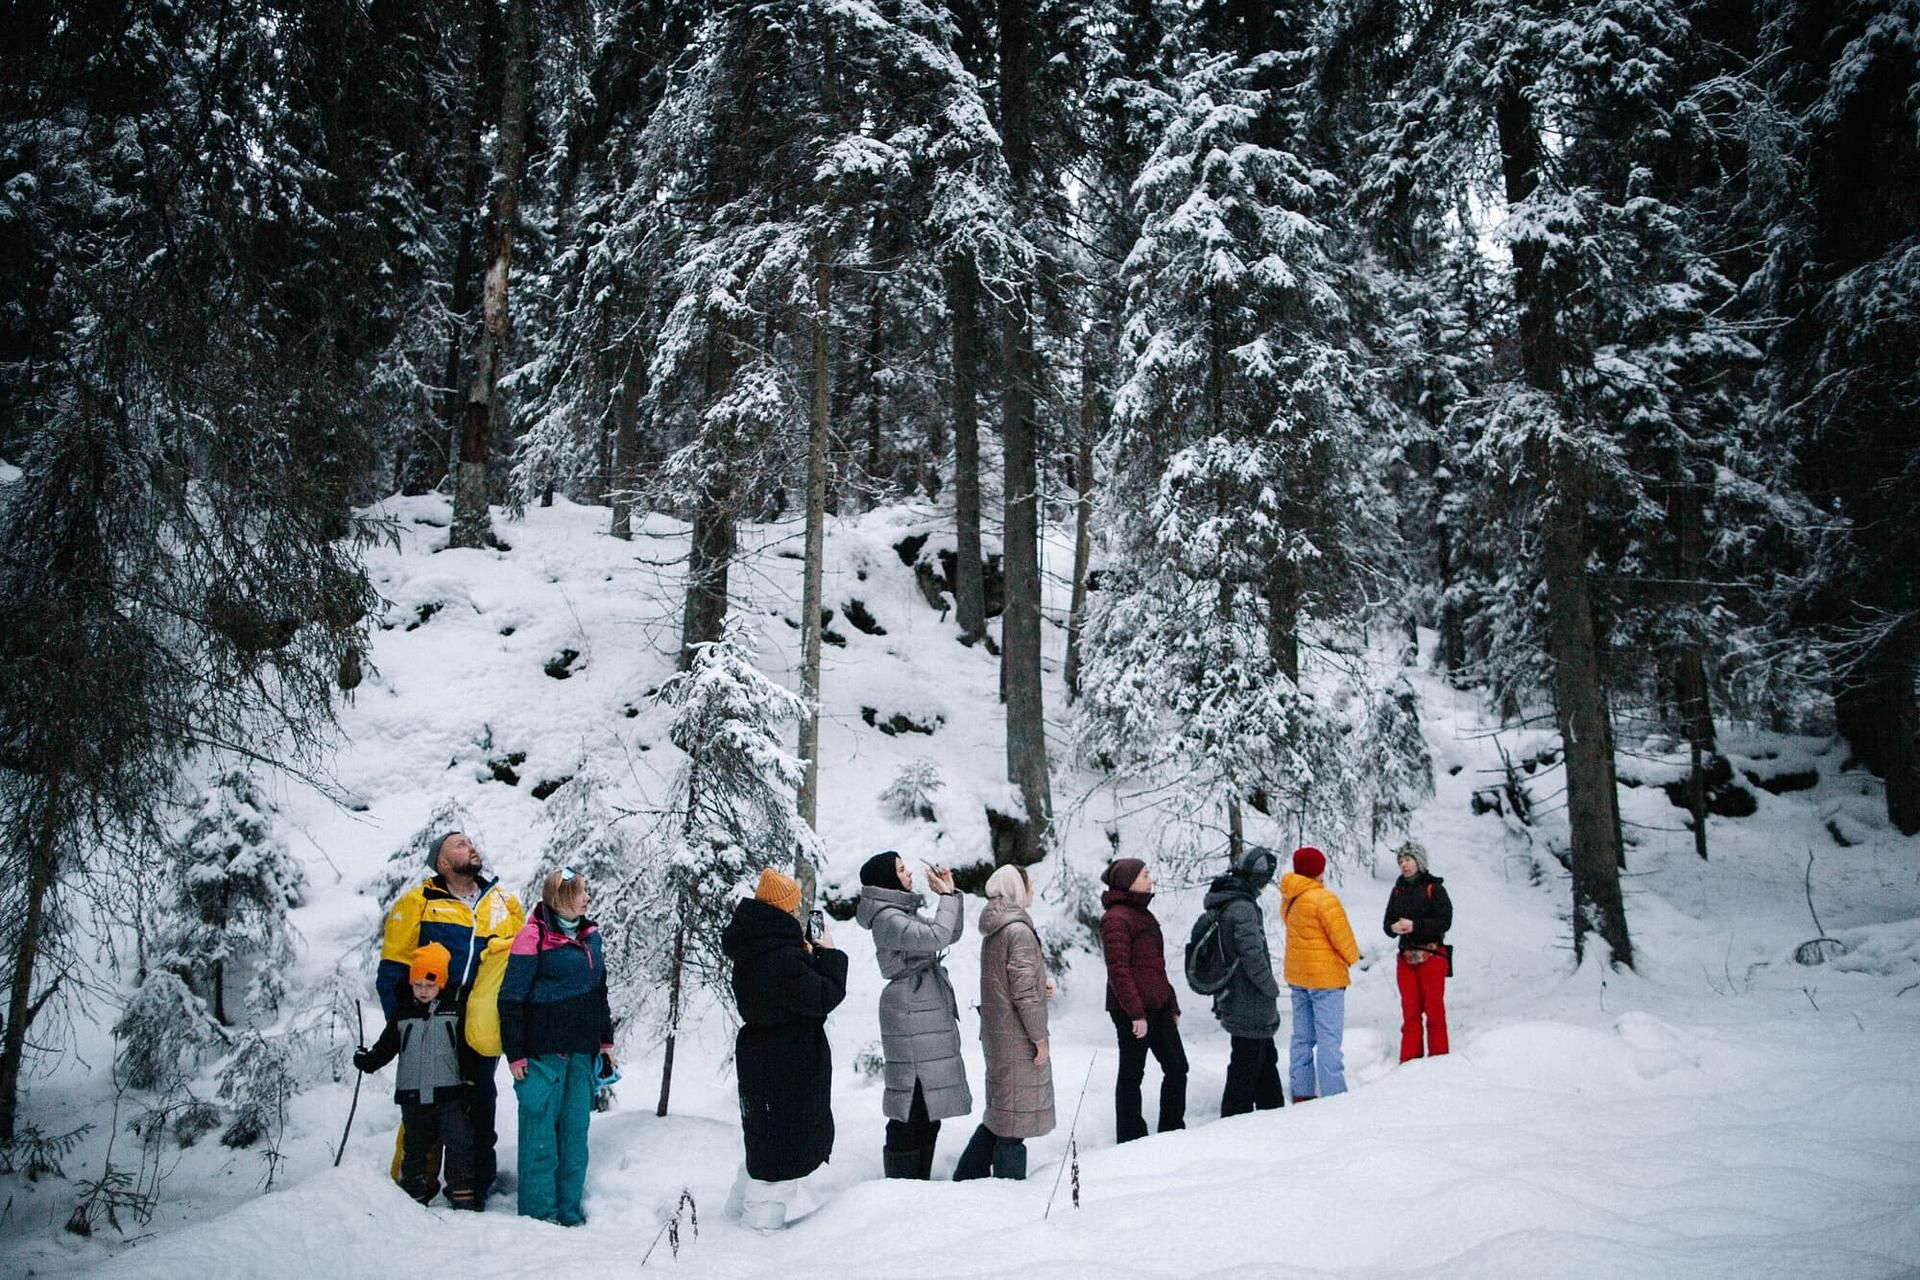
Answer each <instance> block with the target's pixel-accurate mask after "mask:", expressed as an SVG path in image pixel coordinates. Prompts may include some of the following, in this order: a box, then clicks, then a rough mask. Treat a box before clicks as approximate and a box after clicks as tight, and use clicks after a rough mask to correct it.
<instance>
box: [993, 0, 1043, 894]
mask: <svg viewBox="0 0 1920 1280" xmlns="http://www.w3.org/2000/svg"><path fill="white" fill-rule="evenodd" d="M1030 3H1031V0H1000V6H999V12H1000V112H1001V122H1000V136H1001V142H1002V145H1003V147H1004V148H1005V151H1006V157H1007V169H1008V172H1009V173H1010V175H1011V177H1012V187H1013V198H1014V207H1015V208H1016V209H1018V210H1021V211H1023V212H1025V211H1026V210H1027V209H1028V206H1029V203H1030V201H1029V196H1030V193H1031V186H1032V174H1033V84H1032V70H1031V67H1030V66H1029V58H1030V49H1029V43H1030V41H1031V38H1032V28H1031V21H1032V15H1031V13H1030V12H1029V9H1028V6H1029V4H1030ZM1000 333H1001V344H1002V349H1003V351H1004V352H1005V365H1004V369H1005V379H1006V381H1005V392H1004V394H1003V395H1002V397H1001V417H1000V430H1001V439H1002V442H1003V444H1004V447H1005V449H1006V494H1005V504H1006V505H1005V512H1006V515H1005V520H1004V525H1003V535H1002V536H1003V538H1004V540H1005V548H1004V550H1003V552H1002V556H1003V561H1002V563H1003V564H1004V565H1005V566H1006V580H1007V607H1006V613H1005V615H1004V616H1003V618H1002V620H1001V624H1000V626H1001V646H1002V651H1001V674H1002V684H1003V687H1004V689H1005V691H1006V700H1007V781H1009V782H1011V783H1013V784H1014V785H1015V786H1017V787H1018V788H1019V789H1020V795H1021V798H1022V799H1023V800H1024V801H1025V803H1026V808H1027V820H1026V823H1025V824H1024V825H1023V827H1022V828H1021V837H1020V839H1021V843H1020V848H1019V849H1018V851H1017V852H1016V857H1017V858H1018V860H1019V861H1021V862H1037V861H1039V860H1040V859H1041V858H1043V857H1045V856H1046V850H1047V844H1048V841H1049V839H1050V837H1051V827H1052V821H1053V794H1052V782H1051V780H1050V778H1049V776H1048V771H1047V723H1046V705H1045V701H1044V699H1043V697H1042V694H1041V686H1040V640H1041V636H1040V479H1039V465H1038V454H1039V440H1038V435H1039V423H1038V422H1037V421H1036V420H1035V416H1034V390H1035V387H1036V385H1037V383H1038V381H1039V378H1038V374H1039V370H1038V359H1037V357H1036V355H1035V352H1034V339H1033V293H1032V289H1031V287H1022V288H1020V289H1017V290H1016V291H1015V292H1014V296H1013V297H1012V299H1010V300H1009V302H1008V305H1007V306H1006V308H1005V310H1004V311H1003V313H1002V316H1001V325H1000Z"/></svg>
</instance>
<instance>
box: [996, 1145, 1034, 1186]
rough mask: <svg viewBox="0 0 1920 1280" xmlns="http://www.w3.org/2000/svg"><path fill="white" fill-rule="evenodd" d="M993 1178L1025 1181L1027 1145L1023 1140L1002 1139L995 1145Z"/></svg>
mask: <svg viewBox="0 0 1920 1280" xmlns="http://www.w3.org/2000/svg"><path fill="white" fill-rule="evenodd" d="M993 1176H994V1177H996V1178H1011V1179H1013V1180H1014V1181H1015V1182H1022V1181H1025V1179H1026V1176H1027V1144H1026V1142H1025V1140H1024V1139H1021V1138H1001V1139H999V1140H998V1141H996V1142H995V1143H994V1144H993Z"/></svg>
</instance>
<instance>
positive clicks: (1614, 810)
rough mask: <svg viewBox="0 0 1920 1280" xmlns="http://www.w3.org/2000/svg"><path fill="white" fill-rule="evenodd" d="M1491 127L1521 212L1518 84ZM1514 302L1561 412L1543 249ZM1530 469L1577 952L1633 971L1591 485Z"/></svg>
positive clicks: (1517, 271)
mask: <svg viewBox="0 0 1920 1280" xmlns="http://www.w3.org/2000/svg"><path fill="white" fill-rule="evenodd" d="M1496 117H1497V124H1498V128H1499V134H1500V156H1501V168H1502V176H1503V178H1504V180H1505V187H1506V197H1507V203H1508V204H1509V205H1510V206H1513V205H1519V204H1521V203H1522V202H1524V201H1525V200H1527V199H1528V198H1529V197H1530V196H1531V195H1532V194H1533V192H1534V190H1535V189H1536V188H1537V187H1538V185H1539V182H1540V174H1541V171H1542V168H1543V166H1544V162H1545V149H1544V146H1543V144H1542V141H1541V138H1540V134H1539V127H1538V123H1537V122H1536V120H1535V119H1534V114H1533V106H1532V103H1531V102H1530V101H1529V100H1528V98H1527V96H1526V86H1524V85H1522V84H1520V83H1518V82H1517V81H1514V80H1509V81H1508V82H1507V83H1506V84H1505V85H1504V86H1502V90H1501V97H1500V101H1499V103H1498V107H1497V111H1496ZM1513 265H1514V286H1513V287H1514V300H1515V301H1516V302H1517V303H1518V304H1519V326H1518V327H1519V346H1520V353H1519V354H1520V365H1521V369H1522V372H1523V375H1524V377H1525V378H1526V381H1527V383H1528V385H1529V386H1531V387H1533V388H1534V389H1535V390H1537V391H1539V392H1541V393H1542V394H1544V395H1546V396H1548V397H1550V398H1551V399H1552V400H1553V401H1554V403H1555V404H1556V405H1558V406H1562V407H1564V404H1565V401H1564V394H1563V393H1564V388H1563V381H1564V371H1565V366H1566V360H1567V356H1566V352H1565V349H1564V345H1563V342H1562V337H1561V334H1560V330H1559V292H1558V283H1559V282H1558V281H1556V280H1554V279H1553V278H1552V277H1551V274H1550V273H1549V271H1548V269H1547V261H1546V251H1545V248H1544V247H1543V246H1542V245H1540V244H1539V243H1537V242H1531V241H1524V242H1521V243H1517V244H1515V245H1514V248H1513ZM1541 452H1542V454H1543V456H1542V457H1540V458H1539V459H1538V460H1537V462H1538V465H1539V467H1540V474H1541V477H1542V479H1543V481H1544V484H1545V489H1546V492H1545V495H1544V506H1545V511H1544V528H1543V529H1542V534H1543V537H1542V542H1543V556H1542V561H1543V562H1542V566H1541V567H1542V571H1543V574H1544V577H1545V579H1546V594H1547V613H1548V631H1547V650H1548V656H1549V657H1550V658H1551V659H1552V662H1553V667H1554V674H1553V687H1554V702H1555V705H1556V709H1557V713H1558V717H1559V724H1560V737H1561V744H1562V747H1563V749H1564V751H1565V757H1566V771H1567V815H1568V824H1569V827H1570V831H1571V838H1572V843H1573V849H1572V856H1571V864H1572V870H1573V950H1574V955H1575V957H1576V958H1578V957H1581V956H1583V955H1584V953H1585V946H1586V940H1587V937H1588V935H1589V934H1595V935H1598V936H1599V938H1600V939H1601V941H1602V942H1604V943H1605V944H1606V946H1607V948H1608V950H1609V951H1610V953H1611V958H1612V960H1613V962H1614V963H1615V964H1620V965H1626V966H1628V967H1629V968H1630V967H1632V965H1633V944H1632V940H1631V939H1630V938H1629V936H1628V933H1627V918H1626V910H1625V904H1624V902H1623V900H1622V898H1621V894H1620V862H1621V843H1620V808H1619V795H1618V791H1617V787H1616V783H1615V779H1614V764H1613V751H1612V722H1611V712H1610V710H1609V708H1608V705H1607V689H1606V683H1605V679H1604V669H1603V657H1602V654H1601V652H1600V646H1599V643H1598V633H1597V631H1596V628H1595V618H1594V608H1593V600H1592V596H1591V594H1590V592H1589V590H1588V583H1587V556H1588V551H1589V541H1588V534H1587V501H1588V497H1589V492H1590V487H1591V485H1590V477H1589V476H1588V474H1587V472H1586V467H1585V464H1584V463H1583V462H1582V461H1581V460H1580V459H1579V458H1578V457H1577V456H1575V455H1573V454H1571V453H1570V452H1569V451H1568V450H1566V449H1564V448H1561V447H1558V446H1553V445H1549V446H1546V447H1544V448H1543V449H1542V450H1541Z"/></svg>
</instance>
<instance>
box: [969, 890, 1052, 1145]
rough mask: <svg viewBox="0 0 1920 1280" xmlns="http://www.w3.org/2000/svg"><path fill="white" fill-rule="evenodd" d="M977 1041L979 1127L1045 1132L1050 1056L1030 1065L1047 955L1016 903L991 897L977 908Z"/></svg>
mask: <svg viewBox="0 0 1920 1280" xmlns="http://www.w3.org/2000/svg"><path fill="white" fill-rule="evenodd" d="M980 932H981V933H983V934H985V935H986V941H985V942H984V943H982V944H981V946H980V1045H981V1048H982V1049H984V1050H985V1051H986V1056H987V1114H986V1125H987V1128H988V1129H990V1130H992V1131H993V1133H994V1136H995V1137H1000V1138H1037V1137H1039V1136H1040V1135H1041V1134H1043V1133H1051V1132H1053V1060H1052V1059H1051V1058H1049V1059H1048V1060H1047V1062H1046V1064H1045V1065H1043V1066H1038V1067H1036V1066H1034V1065H1033V1055H1034V1053H1035V1051H1036V1050H1037V1049H1038V1048H1039V1045H1040V1042H1041V1041H1042V1040H1045V1039H1046V1038H1047V960H1046V955H1045V953H1044V952H1043V951H1042V950H1041V947H1040V934H1039V932H1038V931H1037V930H1035V929H1034V927H1033V918H1032V917H1031V916H1029V915H1028V914H1027V912H1026V908H1024V907H1016V906H1014V905H1013V904H1012V903H1010V902H1007V901H1005V900H1004V899H995V900H993V901H992V902H989V903H988V904H987V909H986V910H985V911H983V912H981V913H980Z"/></svg>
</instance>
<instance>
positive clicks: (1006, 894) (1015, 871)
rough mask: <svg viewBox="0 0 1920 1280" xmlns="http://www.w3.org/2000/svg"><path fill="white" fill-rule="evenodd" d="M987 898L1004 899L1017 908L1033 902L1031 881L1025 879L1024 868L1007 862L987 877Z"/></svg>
mask: <svg viewBox="0 0 1920 1280" xmlns="http://www.w3.org/2000/svg"><path fill="white" fill-rule="evenodd" d="M987 896H988V897H989V898H1006V899H1007V900H1009V901H1011V902H1013V903H1015V904H1016V905H1018V906H1022V907H1024V906H1028V905H1030V904H1031V903H1032V902H1033V881H1031V880H1029V879H1027V869H1026V868H1025V867H1023V866H1020V865H1019V864H1018V863H1013V862H1009V863H1008V864H1007V865H1006V866H1004V867H1001V868H1000V869H999V870H998V871H996V872H994V873H993V874H992V875H990V876H988V877H987Z"/></svg>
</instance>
